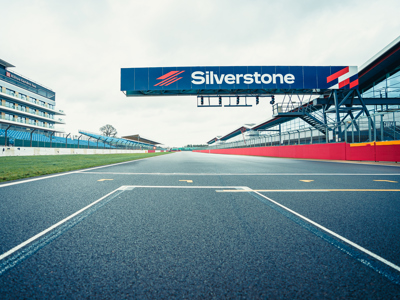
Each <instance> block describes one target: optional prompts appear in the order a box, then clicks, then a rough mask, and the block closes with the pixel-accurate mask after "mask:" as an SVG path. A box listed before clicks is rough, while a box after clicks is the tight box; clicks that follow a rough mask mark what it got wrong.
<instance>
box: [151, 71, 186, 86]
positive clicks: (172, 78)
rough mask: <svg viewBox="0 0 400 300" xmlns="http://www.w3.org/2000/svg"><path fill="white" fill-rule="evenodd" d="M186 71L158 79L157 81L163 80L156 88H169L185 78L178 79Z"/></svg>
mask: <svg viewBox="0 0 400 300" xmlns="http://www.w3.org/2000/svg"><path fill="white" fill-rule="evenodd" d="M183 72H185V71H171V72H168V73H167V74H164V75H163V76H161V77H158V78H157V80H162V81H160V82H159V83H157V84H155V85H154V86H168V85H170V84H172V83H174V82H177V81H178V80H180V79H182V78H183V77H178V75H180V74H182V73H183Z"/></svg>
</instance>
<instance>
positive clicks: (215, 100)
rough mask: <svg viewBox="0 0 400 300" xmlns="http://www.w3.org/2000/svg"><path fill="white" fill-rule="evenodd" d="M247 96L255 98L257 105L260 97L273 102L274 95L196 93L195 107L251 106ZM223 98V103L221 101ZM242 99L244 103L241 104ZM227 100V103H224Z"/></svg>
mask: <svg viewBox="0 0 400 300" xmlns="http://www.w3.org/2000/svg"><path fill="white" fill-rule="evenodd" d="M249 98H254V99H255V104H256V105H258V104H259V102H260V98H271V100H270V103H271V104H274V103H275V95H272V94H271V95H263V94H236V95H235V94H232V95H218V94H217V95H202V94H201V95H197V107H252V106H253V105H252V104H248V102H247V100H249ZM224 100H228V101H225V104H224V103H223V102H224ZM243 101H244V104H242V103H243ZM226 102H228V103H229V104H226Z"/></svg>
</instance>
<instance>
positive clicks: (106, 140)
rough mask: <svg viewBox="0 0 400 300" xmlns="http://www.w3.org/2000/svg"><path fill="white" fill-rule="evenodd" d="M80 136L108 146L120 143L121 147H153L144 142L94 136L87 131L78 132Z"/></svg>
mask: <svg viewBox="0 0 400 300" xmlns="http://www.w3.org/2000/svg"><path fill="white" fill-rule="evenodd" d="M79 133H80V134H83V135H86V136H89V137H91V138H94V139H96V140H100V141H103V142H106V143H109V144H112V143H114V144H118V143H120V144H121V145H124V144H125V145H126V144H131V145H143V146H153V144H148V143H145V142H137V141H132V140H127V139H124V138H118V137H111V136H105V135H101V134H96V133H92V132H89V131H84V130H79Z"/></svg>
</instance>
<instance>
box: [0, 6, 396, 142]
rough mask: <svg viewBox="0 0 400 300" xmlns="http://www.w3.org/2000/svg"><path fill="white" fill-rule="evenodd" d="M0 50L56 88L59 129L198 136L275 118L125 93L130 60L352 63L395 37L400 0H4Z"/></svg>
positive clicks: (192, 100) (139, 63)
mask: <svg viewBox="0 0 400 300" xmlns="http://www.w3.org/2000/svg"><path fill="white" fill-rule="evenodd" d="M0 9H1V21H2V22H1V23H2V25H1V26H0V41H1V42H0V43H1V47H0V58H1V59H3V60H5V61H7V62H10V63H11V64H14V65H15V66H16V68H13V69H12V70H14V71H16V72H17V73H20V74H22V75H24V76H26V77H28V78H31V79H33V80H34V81H37V82H39V83H42V84H43V85H45V86H47V87H50V88H51V89H52V90H54V91H55V92H56V108H57V109H62V110H64V112H65V113H66V114H67V116H66V117H65V119H66V122H67V124H66V125H64V126H63V128H64V130H65V132H67V133H72V134H73V135H75V134H78V130H79V129H84V130H88V131H93V132H99V128H100V127H101V126H102V125H105V124H111V125H113V126H114V127H115V128H116V129H117V130H118V135H119V136H123V135H130V134H140V135H142V136H144V137H146V138H149V139H153V140H156V141H159V142H162V143H164V144H165V145H169V146H183V145H186V144H203V143H206V142H207V141H209V140H210V139H212V138H214V137H215V136H217V135H224V134H226V133H229V132H230V131H232V130H234V129H236V128H238V127H239V126H241V125H243V124H246V123H259V122H261V121H264V120H266V119H268V118H270V117H271V115H272V111H271V105H270V104H269V101H260V105H258V106H253V107H252V108H197V104H196V97H194V96H193V97H183V96H181V97H143V98H131V97H130V98H127V97H126V96H125V95H124V94H123V93H122V92H121V91H120V70H121V68H129V67H167V66H202V65H204V66H241V65H244V66H246V65H266V66H268V65H272V66H274V65H300V66H301V65H355V66H361V65H362V64H363V63H364V62H365V61H366V60H368V59H369V58H371V57H372V56H373V55H375V54H376V53H377V52H378V51H379V50H381V49H382V48H383V47H385V46H386V45H387V44H389V43H390V42H392V41H393V40H394V39H395V38H397V37H398V36H399V34H400V17H399V11H400V1H399V0H380V1H376V0H373V1H370V0H360V1H352V0H346V1H323V0H291V1H289V0H287V1H282V0H280V1H276V0H274V1H270V0H264V1H261V0H246V1H244V0H243V1H238V0H212V1H209V0H201V1H200V0H199V1H195V0H193V1H192V0H184V1H183V0H171V1H169V0H154V1H152V0H147V1H143V0H140V1H139V0H130V1H128V0H109V1H105V0H104V1H103V0H93V1H88V0H78V1H75V0H68V1H65V0H63V1H61V0H60V1H57V0H47V1H45V0H43V1H35V0H27V1H20V0H13V1H10V0H0Z"/></svg>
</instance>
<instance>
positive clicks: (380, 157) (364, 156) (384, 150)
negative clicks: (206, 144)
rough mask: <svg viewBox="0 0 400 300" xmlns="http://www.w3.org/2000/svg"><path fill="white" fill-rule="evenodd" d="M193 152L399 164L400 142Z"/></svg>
mask: <svg viewBox="0 0 400 300" xmlns="http://www.w3.org/2000/svg"><path fill="white" fill-rule="evenodd" d="M194 152H201V153H214V154H232V155H254V156H269V157H286V158H308V159H327V160H353V161H392V162H399V161H400V141H387V142H371V143H353V144H349V143H333V144H312V145H288V146H270V147H254V148H229V149H207V150H194Z"/></svg>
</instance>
